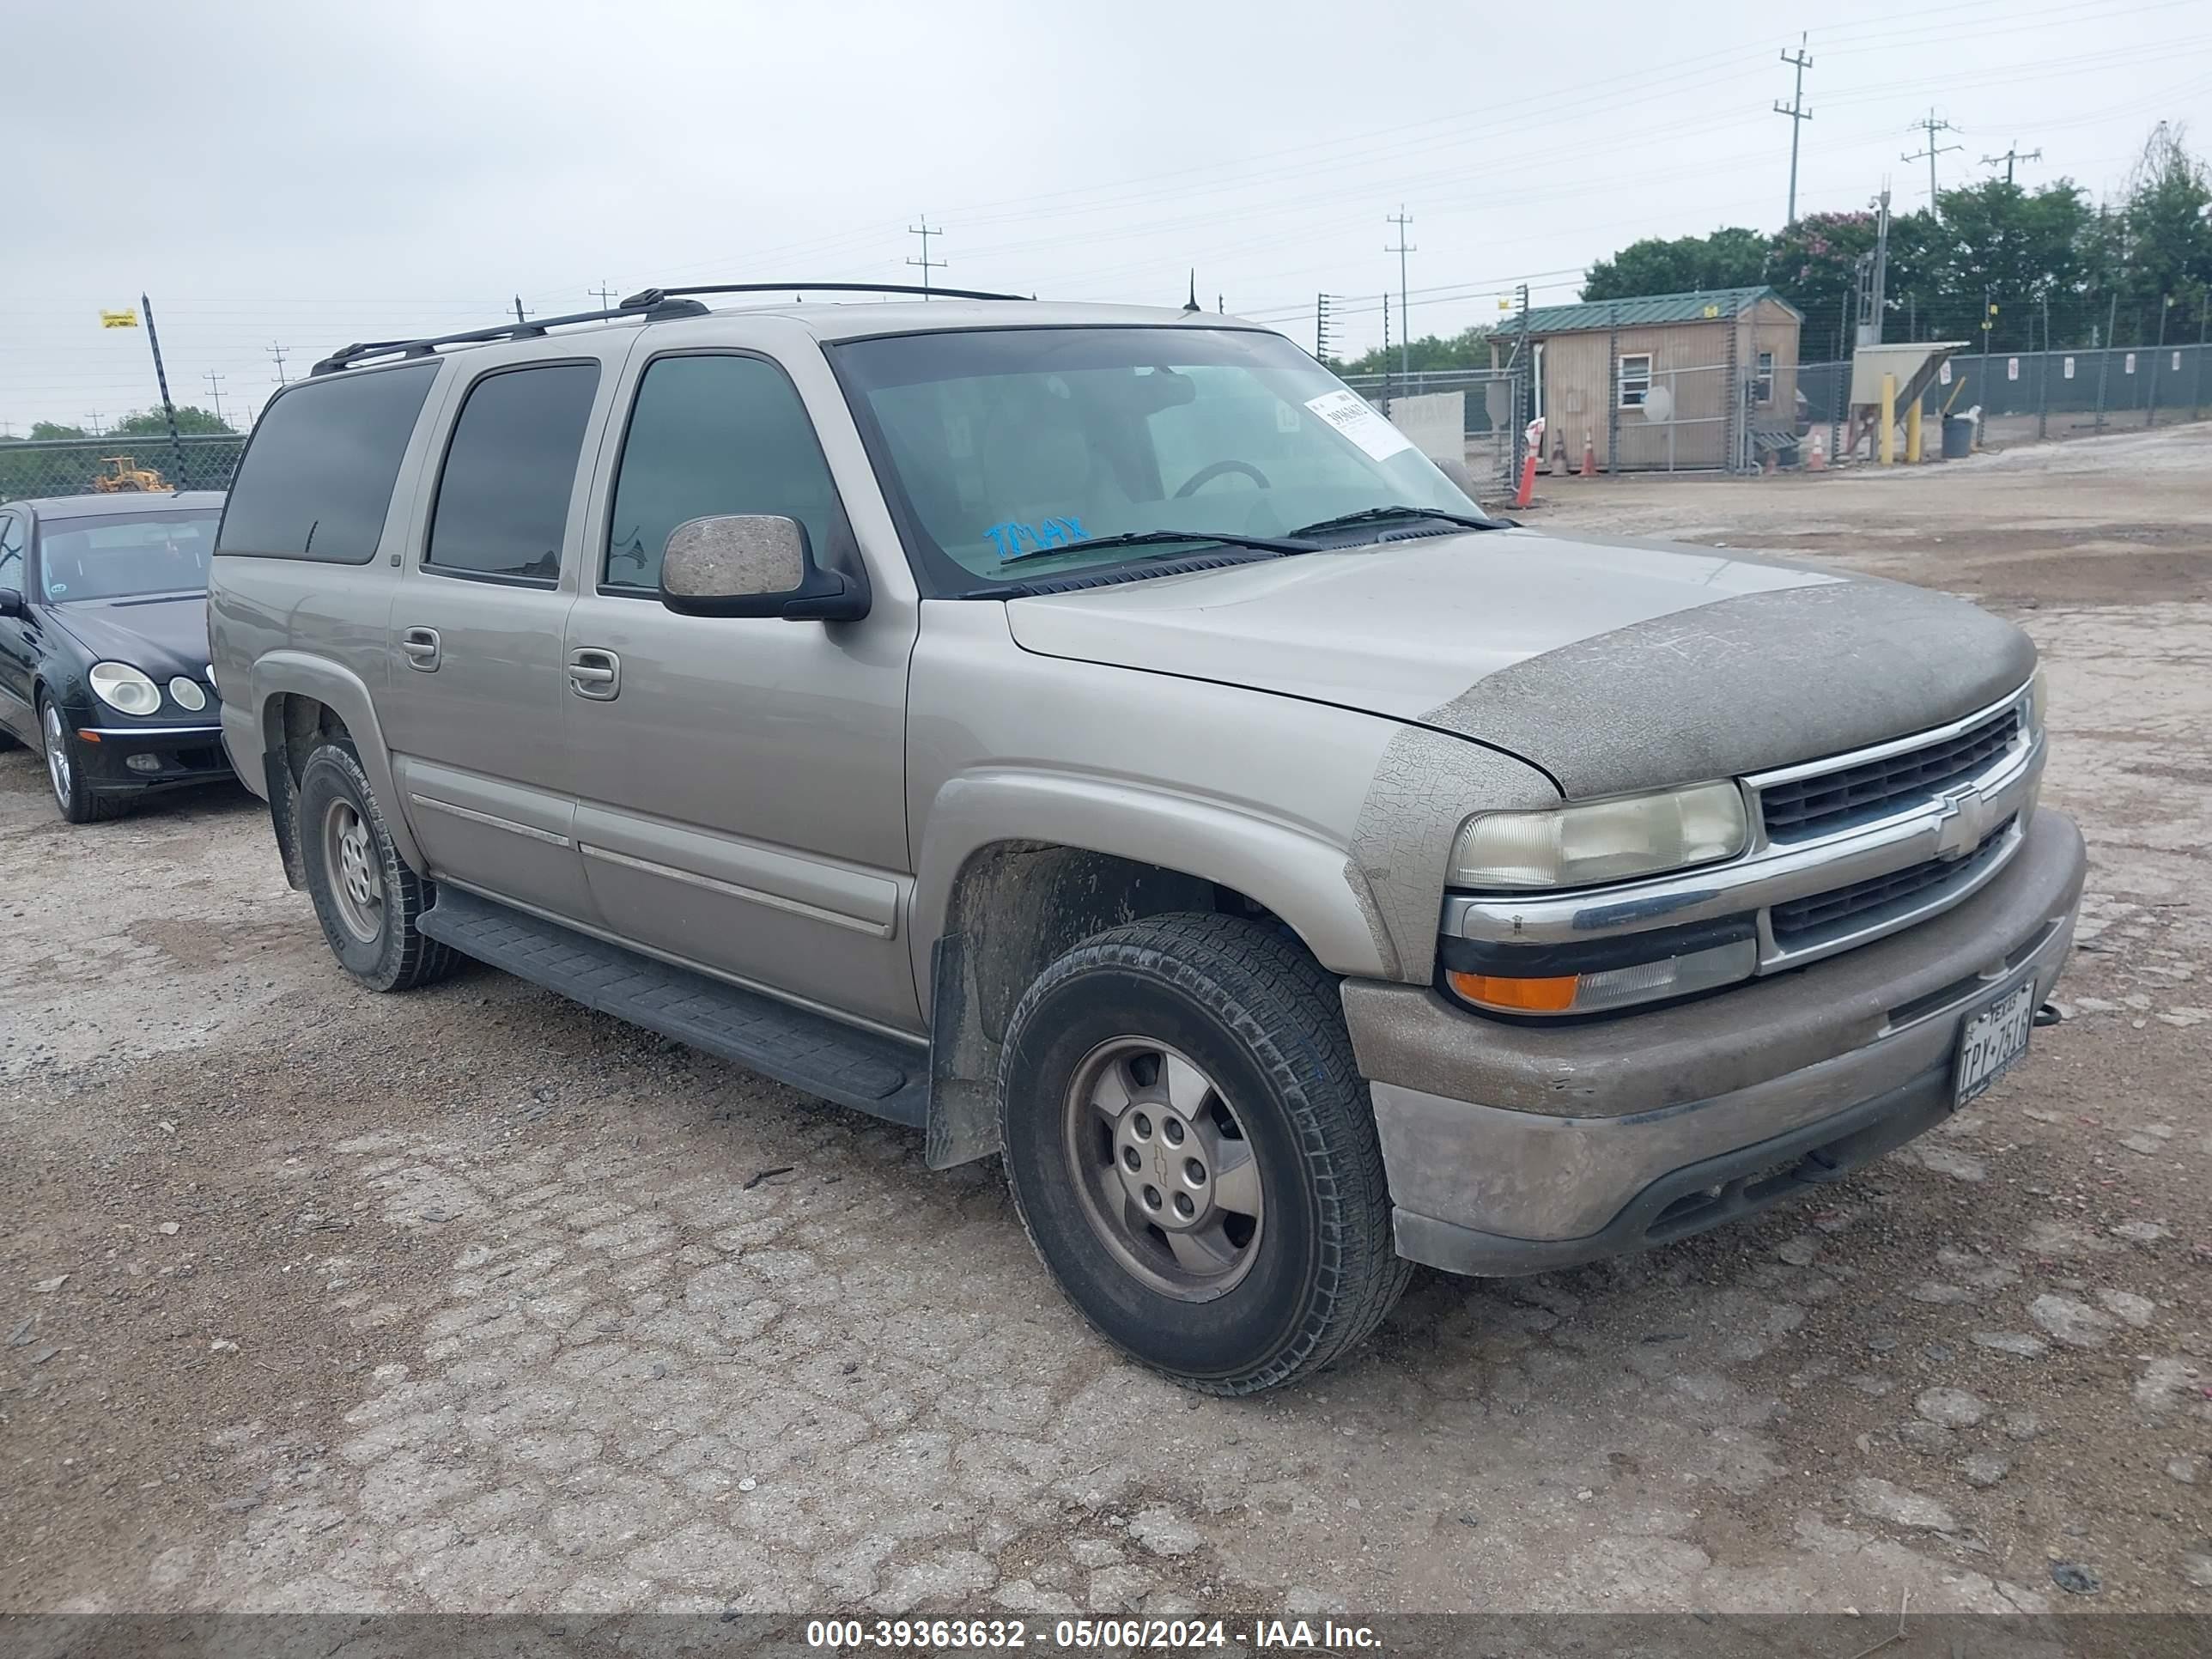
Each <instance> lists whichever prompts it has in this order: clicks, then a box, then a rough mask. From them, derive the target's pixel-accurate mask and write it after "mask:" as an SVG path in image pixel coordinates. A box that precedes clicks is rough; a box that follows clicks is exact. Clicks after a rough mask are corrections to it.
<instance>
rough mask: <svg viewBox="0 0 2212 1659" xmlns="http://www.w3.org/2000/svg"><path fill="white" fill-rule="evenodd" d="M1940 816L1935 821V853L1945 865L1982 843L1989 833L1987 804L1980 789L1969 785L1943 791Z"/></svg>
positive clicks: (1964, 855) (1988, 808)
mask: <svg viewBox="0 0 2212 1659" xmlns="http://www.w3.org/2000/svg"><path fill="white" fill-rule="evenodd" d="M1989 817H1990V804H1989V802H1988V801H1986V800H1984V799H1982V792H1981V791H1980V790H1978V789H1977V788H1974V787H1972V785H1969V786H1968V787H1966V788H1964V789H1953V790H1949V791H1948V792H1946V793H1945V794H1944V796H1943V799H1942V817H1940V818H1938V819H1937V820H1936V857H1937V858H1939V859H1941V860H1943V862H1945V863H1946V864H1948V863H1949V862H1951V860H1954V859H1962V858H1964V857H1966V854H1969V853H1971V852H1972V851H1973V850H1974V848H1977V847H1979V846H1980V845H1981V844H1982V837H1983V836H1985V835H1987V834H1988V833H1989Z"/></svg>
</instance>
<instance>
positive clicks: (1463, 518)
mask: <svg viewBox="0 0 2212 1659" xmlns="http://www.w3.org/2000/svg"><path fill="white" fill-rule="evenodd" d="M1389 519H1442V520H1443V521H1444V522H1445V523H1446V524H1456V525H1464V526H1467V528H1468V529H1469V530H1503V529H1504V528H1505V526H1504V525H1502V524H1500V523H1499V522H1498V520H1495V519H1477V518H1472V517H1470V516H1468V514H1467V513H1444V512H1440V511H1438V510H1437V508H1435V507H1362V508H1360V509H1359V511H1358V512H1357V513H1340V514H1338V515H1337V516H1336V517H1335V518H1334V519H1323V520H1321V522H1320V523H1318V524H1307V525H1300V526H1298V527H1297V529H1296V530H1293V531H1292V532H1291V534H1292V535H1293V536H1321V535H1326V534H1327V533H1328V532H1330V531H1332V530H1349V529H1351V528H1352V526H1354V525H1363V524H1376V523H1380V522H1383V521H1384V520H1389Z"/></svg>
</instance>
